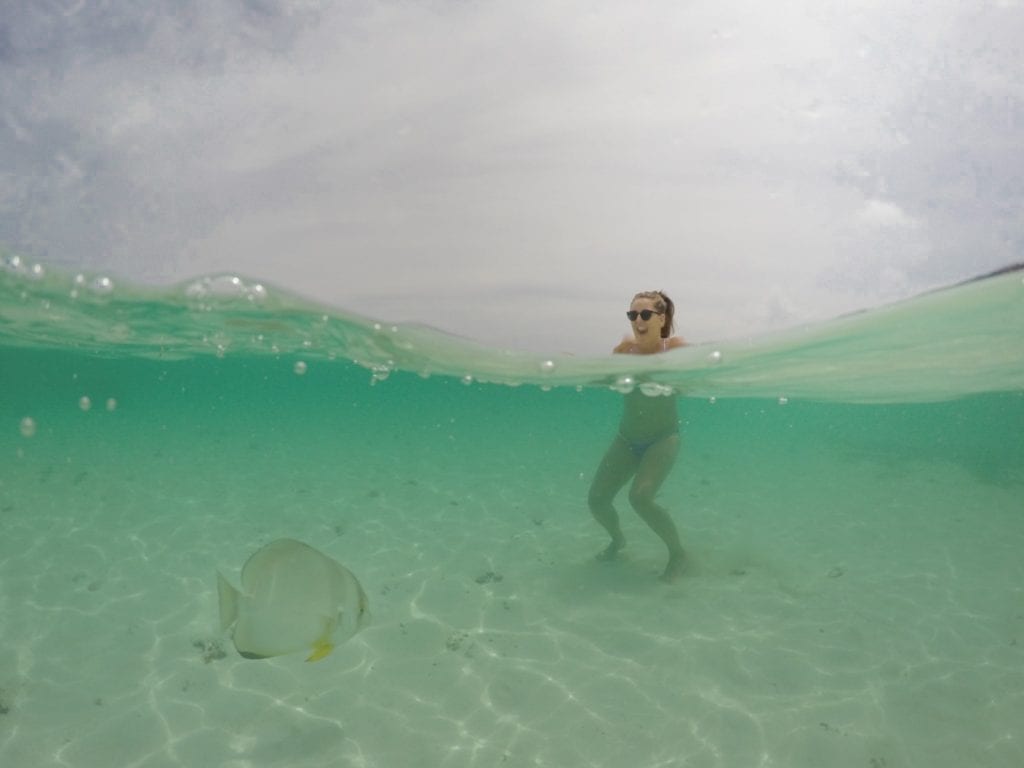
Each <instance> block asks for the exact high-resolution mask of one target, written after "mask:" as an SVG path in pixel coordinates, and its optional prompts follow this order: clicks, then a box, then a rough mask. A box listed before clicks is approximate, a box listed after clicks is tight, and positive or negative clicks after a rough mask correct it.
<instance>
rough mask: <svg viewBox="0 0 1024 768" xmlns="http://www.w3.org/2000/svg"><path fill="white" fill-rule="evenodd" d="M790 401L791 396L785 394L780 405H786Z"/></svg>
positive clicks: (780, 400)
mask: <svg viewBox="0 0 1024 768" xmlns="http://www.w3.org/2000/svg"><path fill="white" fill-rule="evenodd" d="M788 402H789V398H788V397H785V396H783V397H780V398H779V405H786V403H788Z"/></svg>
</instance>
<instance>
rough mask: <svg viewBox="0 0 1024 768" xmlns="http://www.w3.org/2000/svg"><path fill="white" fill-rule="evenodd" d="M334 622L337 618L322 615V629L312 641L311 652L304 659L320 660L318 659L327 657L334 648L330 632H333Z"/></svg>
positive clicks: (335, 622)
mask: <svg viewBox="0 0 1024 768" xmlns="http://www.w3.org/2000/svg"><path fill="white" fill-rule="evenodd" d="M336 624H337V619H332V618H329V617H326V616H325V617H324V631H323V632H321V633H320V637H318V638H317V639H316V640H314V641H313V652H312V653H311V654H309V658H308V659H306V661H320V659H323V658H325V657H327V656H328V655H329V654H330V652H331V651H333V650H334V643H332V642H331V634H332V633H333V632H334V627H335V625H336Z"/></svg>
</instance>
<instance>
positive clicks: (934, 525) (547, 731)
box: [0, 429, 1024, 768]
mask: <svg viewBox="0 0 1024 768" xmlns="http://www.w3.org/2000/svg"><path fill="white" fill-rule="evenodd" d="M207 438H209V439H205V440H204V442H203V445H205V447H204V448H198V447H197V445H198V443H194V444H192V446H191V447H190V448H189V449H188V450H185V449H184V447H179V448H178V449H174V448H172V447H170V444H166V445H165V444H160V443H158V442H149V443H147V442H146V441H144V440H142V439H141V438H140V437H139V436H135V437H132V436H131V435H127V436H125V440H126V442H122V441H116V440H114V439H113V438H111V444H110V445H106V446H103V445H101V446H98V447H97V445H96V443H95V441H94V440H91V441H90V440H86V438H85V437H82V438H79V439H78V441H76V439H75V438H72V437H64V438H59V437H53V436H50V437H47V435H46V433H45V429H41V431H40V434H39V435H37V436H36V437H35V438H33V441H35V442H33V441H25V440H18V441H15V442H12V441H10V440H8V441H7V442H4V443H3V444H2V445H0V448H2V449H3V451H4V454H3V457H2V458H3V461H4V462H5V463H6V468H5V470H4V473H3V475H2V484H0V507H2V508H3V511H2V515H3V518H2V519H3V536H2V538H0V616H2V624H0V649H2V653H0V703H2V706H0V711H2V714H0V766H3V767H4V768H42V767H43V766H76V767H78V766H80V767H82V768H85V767H91V766H96V767H97V768H100V767H102V768H111V766H117V767H118V768H122V767H127V766H145V767H146V768H157V767H158V766H187V767H188V768H195V767H196V766H225V767H229V768H243V767H244V766H252V767H254V768H255V767H257V766H259V767H260V768H263V767H268V766H282V767H283V766H287V767H288V768H300V767H305V766H310V767H312V766H373V767H379V768H396V767H398V766H453V767H456V766H458V767H461V766H498V765H501V766H509V767H510V768H511V767H514V766H552V767H557V768H565V767H566V766H601V767H607V768H624V767H625V766H630V767H637V768H639V767H641V766H651V767H652V768H653V767H654V766H659V767H669V766H671V767H674V768H683V767H684V766H685V768H703V767H705V766H706V767H708V768H712V767H720V768H732V767H737V768H739V767H743V768H749V767H752V766H765V767H767V766H772V767H778V768H805V767H806V768H822V767H824V766H828V768H899V767H902V766H920V767H921V768H944V767H946V766H948V767H949V768H954V767H955V768H963V767H964V766H971V767H972V768H1019V767H1020V766H1021V765H1024V731H1022V723H1024V558H1022V557H1021V554H1020V553H1021V552H1022V551H1024V516H1022V515H1021V514H1020V497H1021V488H1020V487H1019V486H1006V487H1001V486H998V485H992V484H985V483H983V482H980V481H979V480H978V479H977V478H975V477H973V476H971V475H969V474H968V473H967V472H966V471H965V470H964V469H963V468H961V467H959V466H955V465H949V464H940V463H932V464H924V463H922V464H917V465H907V466H903V467H899V466H896V467H894V466H890V465H887V464H885V463H879V462H875V461H872V460H871V459H870V457H855V458H852V459H851V458H850V457H848V456H841V455H839V454H835V453H830V452H829V451H822V450H816V449H813V448H810V449H808V450H807V452H806V453H805V454H803V455H799V456H789V457H787V458H786V461H785V462H783V461H777V462H775V463H773V464H772V465H771V466H770V467H769V466H767V465H766V463H765V461H764V460H763V459H764V457H762V461H760V462H750V463H748V462H746V461H745V459H744V458H743V457H736V456H733V457H731V458H730V459H729V461H726V462H724V463H723V461H722V458H721V457H705V458H702V457H701V456H700V455H699V454H698V452H696V451H694V452H692V453H690V454H684V460H685V462H686V463H685V465H684V464H680V468H679V469H678V470H677V471H676V473H675V474H674V475H673V476H672V478H671V479H670V481H669V483H668V485H667V486H666V488H665V490H664V497H665V499H666V501H667V502H669V503H671V504H672V506H673V507H674V509H675V512H674V514H675V517H676V519H677V520H678V521H679V523H680V524H681V527H682V529H683V530H684V533H685V539H686V541H687V543H688V545H689V551H690V553H691V556H692V572H691V574H690V575H689V576H687V577H686V578H685V579H683V580H682V581H681V582H680V583H678V584H677V585H674V586H665V585H662V584H661V583H659V582H658V581H657V580H656V578H655V576H656V574H657V572H658V571H659V570H660V567H661V565H662V558H663V552H662V551H661V550H660V545H659V544H658V543H657V542H656V540H655V539H654V537H653V535H652V534H650V532H649V531H647V530H646V529H645V528H644V527H643V526H642V524H641V523H639V521H638V520H637V519H636V518H635V517H633V516H632V514H624V520H625V522H626V533H627V536H628V538H629V540H630V543H629V547H628V548H627V550H626V552H625V554H624V557H623V558H622V560H621V561H620V562H617V563H612V564H604V563H597V562H595V561H594V560H593V554H594V553H595V552H597V551H598V550H599V549H600V548H601V547H602V546H603V544H604V542H603V540H602V536H601V532H600V531H599V529H598V528H597V527H596V525H594V524H593V523H592V521H590V519H589V517H588V515H587V512H586V509H585V506H584V503H583V502H584V498H585V491H586V482H585V480H584V479H583V478H581V477H580V476H579V475H580V473H581V472H584V470H586V471H589V466H590V464H591V463H592V461H593V458H594V456H593V451H585V452H583V454H582V455H579V456H577V457H574V458H572V459H568V460H566V461H565V463H564V464H563V465H562V467H561V469H560V471H554V472H552V473H550V474H547V475H542V476H541V475H537V474H536V473H535V472H534V471H533V467H532V466H523V467H517V466H514V465H513V464H512V457H511V456H508V457H506V456H500V455H499V456H495V457H492V459H493V463H481V464H480V465H479V466H478V467H477V468H476V469H475V470H474V471H473V472H472V473H471V474H470V475H467V474H466V473H463V472H460V471H459V469H458V461H457V460H455V459H453V458H448V459H443V460H440V461H439V460H438V455H437V454H432V453H430V452H429V451H423V452H421V453H419V454H418V458H416V457H415V456H414V457H412V458H407V459H406V460H404V461H399V459H398V458H397V457H396V456H395V455H394V454H390V453H388V451H387V450H386V449H385V447H382V445H376V444H369V443H367V444H364V445H361V446H358V445H357V446H351V447H350V448H349V450H350V451H351V452H350V453H349V454H347V455H344V456H342V455H338V456H333V457H324V456H322V455H321V454H320V453H318V450H319V449H318V447H317V446H316V445H313V444H311V445H310V446H309V447H308V450H307V451H294V450H293V451H290V452H289V453H288V454H287V455H270V456H265V450H266V446H254V447H253V449H252V453H251V455H243V454H242V453H238V452H236V453H233V454H230V455H228V456H224V455H222V454H221V453H219V451H220V447H219V446H218V444H217V440H216V439H214V438H216V435H213V436H212V438H211V437H210V436H209V435H208V436H207ZM58 439H65V440H67V441H68V442H67V445H66V446H59V450H55V446H53V445H52V444H51V445H49V446H47V445H46V443H45V441H46V440H51V441H52V440H58ZM181 439H184V438H181ZM114 443H117V446H118V447H115V446H114ZM125 445H127V446H128V447H127V448H126V447H124V446H125ZM178 445H179V446H184V443H178ZM19 450H20V451H21V452H22V455H21V456H20V457H19V456H18V451H19ZM595 450H596V449H595ZM118 451H124V452H125V453H118ZM53 455H59V456H64V455H67V456H68V460H67V461H66V462H65V463H59V462H58V463H56V464H55V463H53V462H52V461H50V460H48V459H46V456H53ZM118 457H120V460H119V458H118ZM128 459H130V460H128ZM840 462H842V464H840ZM499 464H500V465H502V466H504V467H505V468H504V470H503V471H502V470H501V469H500V468H499ZM740 467H744V469H742V470H741V469H740ZM786 467H788V468H789V471H787V470H786V469H785V468H786ZM740 471H743V473H744V474H743V475H742V481H741V482H739V481H738V480H737V477H738V476H737V474H736V473H738V472H740ZM83 473H84V474H83ZM185 478H188V482H184V479H185ZM752 488H754V489H757V488H760V489H762V490H761V492H760V493H754V494H752V493H751V489H752ZM278 536H290V537H295V538H299V539H302V540H305V541H307V542H308V543H310V544H313V545H314V546H317V547H318V548H320V549H321V550H323V551H324V552H326V553H328V554H330V555H331V556H333V557H335V558H336V559H338V560H339V561H341V562H342V563H344V564H345V565H346V566H348V567H349V568H350V569H351V570H352V571H354V572H355V573H356V574H357V575H358V577H359V578H360V580H361V581H362V583H363V585H364V587H365V588H366V590H367V593H368V594H369V597H370V602H371V611H372V614H373V624H372V626H371V627H370V628H368V629H367V630H365V631H364V632H362V633H360V634H359V635H357V636H356V637H355V638H354V639H353V640H351V641H349V642H348V643H347V644H345V645H343V646H341V647H339V648H338V649H337V650H336V651H335V652H334V653H333V654H332V655H331V656H330V657H329V658H327V659H326V660H324V661H322V662H318V663H314V664H309V663H305V662H304V661H303V657H302V656H301V655H300V656H296V657H287V658H278V659H273V660H267V661H251V660H244V659H242V658H240V657H239V656H238V655H237V653H235V651H234V649H233V647H232V646H231V643H230V640H228V639H226V638H219V637H218V633H217V629H216V623H217V605H216V588H215V586H216V585H215V577H214V573H215V569H217V568H220V569H223V570H224V572H225V573H226V574H227V575H228V576H229V577H230V578H231V579H232V580H235V581H236V582H237V573H238V569H239V568H240V567H241V565H242V563H243V562H244V560H245V558H246V557H248V555H249V554H251V553H252V552H253V551H255V549H257V548H258V547H259V546H261V545H262V544H264V543H266V542H267V541H269V540H270V539H273V538H276V537H278ZM217 643H219V644H220V646H219V647H222V648H223V650H224V653H225V655H224V657H223V658H212V659H211V658H209V656H208V653H209V651H210V650H211V649H214V648H216V647H217V645H216V644H217ZM204 655H205V656H206V658H204ZM215 655H216V654H215Z"/></svg>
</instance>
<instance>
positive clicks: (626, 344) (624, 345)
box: [612, 336, 633, 355]
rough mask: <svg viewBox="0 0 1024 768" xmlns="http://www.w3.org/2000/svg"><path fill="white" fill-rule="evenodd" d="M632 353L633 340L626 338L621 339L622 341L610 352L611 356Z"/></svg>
mask: <svg viewBox="0 0 1024 768" xmlns="http://www.w3.org/2000/svg"><path fill="white" fill-rule="evenodd" d="M632 351H633V339H631V338H629V337H628V336H625V337H623V339H622V341H620V342H619V343H618V344H616V345H615V349H613V350H612V354H616V355H621V354H625V353H627V352H632Z"/></svg>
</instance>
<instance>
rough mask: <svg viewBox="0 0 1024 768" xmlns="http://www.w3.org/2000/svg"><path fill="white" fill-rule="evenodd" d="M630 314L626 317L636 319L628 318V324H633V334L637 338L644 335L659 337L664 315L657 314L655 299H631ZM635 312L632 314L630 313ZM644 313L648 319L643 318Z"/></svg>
mask: <svg viewBox="0 0 1024 768" xmlns="http://www.w3.org/2000/svg"><path fill="white" fill-rule="evenodd" d="M629 311H630V315H629V316H628V317H630V318H633V317H635V318H636V319H635V320H634V319H630V321H629V322H630V325H632V326H633V335H634V336H636V338H637V339H642V338H645V337H654V338H656V339H657V338H661V328H662V326H664V325H665V315H664V314H658V310H657V301H656V300H655V299H648V298H643V297H638V298H635V299H633V303H632V304H630V305H629ZM634 312H635V313H636V314H635V315H633V314H632V313H634ZM644 315H647V318H648V319H646V320H645V319H644Z"/></svg>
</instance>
